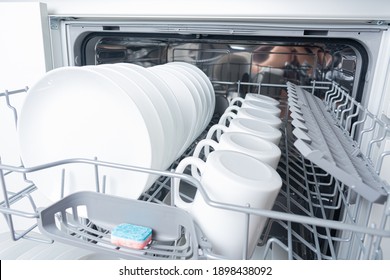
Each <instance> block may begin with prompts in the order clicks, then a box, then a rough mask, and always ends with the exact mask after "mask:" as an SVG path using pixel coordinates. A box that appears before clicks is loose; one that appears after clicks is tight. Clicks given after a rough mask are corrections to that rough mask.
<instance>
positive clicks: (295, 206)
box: [0, 82, 390, 259]
mask: <svg viewBox="0 0 390 280" xmlns="http://www.w3.org/2000/svg"><path fill="white" fill-rule="evenodd" d="M214 83H215V84H219V86H223V85H224V84H225V85H226V82H214ZM243 84H245V85H249V86H251V87H253V88H256V87H258V88H259V90H260V86H262V87H264V86H270V87H274V88H278V89H280V90H281V91H286V89H288V87H287V86H286V84H283V85H264V84H262V85H261V84H252V83H243V82H237V83H236V82H231V83H229V87H231V86H236V87H238V88H239V87H240V86H242V85H243ZM289 86H291V85H289ZM298 89H299V87H296V90H298ZM307 89H310V87H307ZM311 89H312V91H313V92H314V91H319V92H321V93H324V96H325V99H324V100H325V102H326V103H325V104H328V105H326V106H328V107H329V106H330V107H329V108H330V109H331V110H330V111H331V114H332V115H335V116H336V117H337V119H338V120H339V121H340V122H341V123H342V124H343V125H342V126H341V128H342V129H347V130H349V128H352V127H353V133H350V135H354V134H357V133H360V134H359V135H361V136H360V137H359V138H358V141H357V142H356V143H359V145H360V146H362V143H364V141H367V140H364V139H362V136H364V135H368V134H369V133H368V132H365V131H367V128H366V130H364V129H361V128H360V127H359V126H360V125H361V126H362V127H365V125H367V124H366V122H365V121H361V119H360V116H361V113H359V112H358V113H356V110H357V109H354V110H352V109H351V110H349V111H347V112H350V111H352V113H351V114H349V115H347V112H345V113H343V111H342V110H341V108H340V105H339V104H340V102H341V101H339V99H340V98H341V96H339V97H338V98H336V97H335V95H334V92H336V93H337V94H339V86H338V85H336V84H331V83H322V84H319V83H316V84H314V85H313V87H312V88H311ZM26 91H27V89H23V90H18V91H12V92H11V91H7V92H4V93H1V94H0V98H1V99H2V101H5V103H6V107H7V108H9V109H10V110H11V112H12V114H13V115H14V120H15V124H16V123H17V108H15V106H13V104H12V102H11V97H12V96H15V95H16V94H23V93H26ZM324 91H326V92H324ZM238 92H239V90H238ZM343 94H344V93H343ZM306 95H308V94H306ZM347 96H349V95H348V94H347ZM3 97H4V98H3ZM343 98H345V99H348V98H349V97H343ZM336 100H337V101H336ZM352 100H353V99H352ZM280 101H281V104H282V106H284V107H283V108H284V109H285V110H284V115H283V116H282V118H283V119H284V126H283V128H282V132H283V137H282V140H281V145H280V148H281V150H282V156H281V159H280V163H279V166H278V169H277V171H278V172H279V174H280V175H281V177H282V180H283V187H282V190H281V192H280V194H279V196H278V198H277V201H276V203H275V206H274V209H273V210H271V211H266V210H262V209H253V208H245V207H239V206H235V205H227V204H221V203H217V202H214V201H211V200H210V199H208V197H207V195H206V193H205V191H204V190H203V188H202V186H201V184H200V183H199V182H198V181H197V180H194V179H193V178H192V177H190V176H188V175H186V174H176V173H174V172H173V171H159V170H149V169H143V168H139V167H134V166H127V165H126V166H125V165H121V164H119V163H107V162H102V161H99V160H98V159H65V160H63V161H59V162H53V163H48V164H46V165H42V166H37V167H34V168H28V169H26V168H24V167H23V166H22V165H20V166H16V165H14V164H13V165H6V164H0V184H1V189H2V191H3V196H4V198H3V199H4V201H3V202H2V203H1V206H0V207H1V208H0V212H2V213H3V214H4V216H5V218H6V221H7V223H8V226H9V228H10V232H11V236H12V238H13V239H14V240H18V239H20V238H30V237H29V232H31V231H32V230H33V229H34V228H36V227H37V226H39V228H40V230H41V231H42V232H43V233H44V236H43V237H42V240H41V241H47V242H51V241H50V240H51V239H53V240H58V241H61V242H66V243H70V244H73V245H75V246H80V247H84V248H88V249H90V250H93V251H97V252H102V253H105V254H113V255H115V256H118V257H120V258H138V259H156V258H157V259H160V258H163V259H167V258H168V259H197V258H206V259H213V258H221V256H216V255H214V254H213V253H212V251H211V248H212V244H209V243H208V242H207V237H204V236H203V235H202V232H201V231H200V230H199V228H198V227H197V226H196V224H194V223H193V221H192V219H191V217H189V216H188V215H187V213H184V212H182V211H180V209H176V208H175V207H172V206H171V205H173V204H174V195H173V194H172V193H171V191H170V190H171V188H170V183H171V178H173V177H176V178H180V179H182V180H184V181H186V182H187V183H188V184H189V185H192V186H193V187H194V188H196V189H198V190H199V191H200V192H201V193H202V194H203V195H204V196H205V200H206V202H207V203H208V204H210V205H212V206H214V207H220V208H226V209H230V210H234V211H241V212H244V213H247V215H249V214H254V215H261V216H264V217H267V218H268V220H269V221H268V226H267V227H266V229H265V230H264V232H263V235H262V237H261V239H260V240H259V244H258V245H259V246H258V248H259V250H258V252H255V256H254V258H260V259H270V258H285V259H380V258H382V251H381V241H382V239H385V238H386V239H388V238H390V231H389V230H388V229H386V227H387V226H388V219H389V215H390V213H388V211H387V210H386V209H388V207H389V204H390V203H389V201H388V200H389V198H388V197H389V196H388V195H387V196H386V193H381V196H380V197H382V199H380V202H382V203H384V204H385V205H384V209H385V210H383V211H382V212H381V215H380V217H379V220H378V221H375V222H373V221H372V220H371V219H370V213H371V210H372V209H373V208H374V207H375V206H376V205H377V203H375V202H374V201H377V199H374V201H373V199H371V196H370V195H369V194H370V193H371V192H366V191H363V192H355V190H354V188H353V186H350V185H348V183H349V182H347V181H345V180H342V179H343V178H340V177H339V176H337V174H336V175H335V174H332V172H333V170H332V169H331V170H326V169H324V168H322V167H321V166H318V165H317V164H316V163H315V162H313V161H311V160H309V159H307V158H305V157H304V156H303V155H302V154H301V152H300V151H299V149H298V148H297V147H296V146H294V143H295V142H296V141H297V137H296V136H295V135H294V134H293V133H291V123H292V122H294V124H296V121H294V120H292V117H293V116H294V115H293V113H291V115H293V116H292V117H290V116H289V115H290V112H289V110H287V108H288V107H287V100H280ZM350 102H353V103H354V101H350ZM343 103H344V102H343ZM347 104H349V103H348V102H347ZM354 104H355V103H354ZM343 106H346V105H343ZM350 106H352V105H350ZM350 106H346V107H348V108H350ZM353 106H355V105H353ZM359 106H361V105H360V104H358V105H357V107H359ZM359 110H363V111H367V115H368V116H371V115H370V114H369V113H368V110H366V109H361V108H360V107H359ZM0 113H1V112H0ZM295 113H299V112H295ZM354 114H356V116H355V115H354ZM350 115H352V117H350V118H349V119H348V116H350ZM357 116H359V118H358V120H356V119H355V118H356V117H357ZM347 119H348V121H347ZM374 119H375V120H377V118H374ZM217 120H218V116H216V119H214V120H213V121H214V122H215V121H217ZM358 121H359V122H358ZM306 122H307V121H306ZM356 122H358V124H356V125H355V123H356ZM294 124H292V125H294ZM303 124H306V123H303ZM377 125H382V123H380V124H376V125H375V126H377ZM351 126H352V127H351ZM387 129H388V128H387V127H386V131H388V130H387ZM374 130H375V129H374ZM375 135H378V134H375ZM202 137H204V135H201V136H200V137H199V139H197V141H199V140H200V139H202ZM384 139H385V138H384V137H382V136H379V137H375V138H371V141H374V142H370V141H369V143H370V144H371V143H372V145H369V147H371V148H374V146H378V144H380V143H381V142H382V141H384ZM197 141H195V142H194V143H193V144H192V145H191V146H190V147H189V149H188V150H187V151H186V152H185V154H184V155H183V156H182V157H186V156H189V155H191V154H192V151H193V149H194V147H195V145H196V143H197ZM374 144H377V145H374ZM360 146H359V147H360ZM373 154H374V152H373V151H371V152H369V156H368V157H367V159H368V160H367V162H368V163H370V162H373V161H372V158H373V157H372V155H373ZM389 154H390V152H388V151H387V152H386V151H384V152H382V153H380V154H379V155H378V154H376V156H377V158H378V161H377V162H378V164H379V165H381V164H382V162H383V160H384V158H385V157H386V156H387V155H389ZM179 161H180V159H178V160H177V162H175V163H173V164H172V166H171V170H173V169H174V168H175V166H176V164H177V163H178V162H179ZM72 163H78V164H87V165H91V166H92V167H93V168H95V170H96V178H99V177H100V176H99V173H98V172H99V166H109V167H111V168H120V169H123V170H128V171H129V172H131V171H137V172H151V173H154V174H158V175H160V176H161V177H160V178H159V179H158V180H157V181H156V183H155V184H154V185H153V186H152V187H151V188H150V189H149V190H147V191H146V192H145V193H144V194H143V195H142V196H141V197H140V198H139V200H138V201H137V200H135V201H133V200H129V199H123V198H118V197H111V196H108V195H106V194H104V193H100V194H99V193H85V192H82V193H75V194H73V195H71V196H68V197H64V198H63V199H61V200H60V201H58V202H56V203H54V204H53V205H49V206H48V205H38V206H37V205H36V201H35V199H34V191H35V190H36V186H35V185H34V184H33V182H30V181H29V180H27V178H28V174H29V173H30V172H36V171H39V170H44V169H47V168H52V167H55V166H60V165H61V166H63V168H64V170H65V169H66V165H67V164H72ZM373 168H374V169H375V170H379V169H380V167H379V169H378V165H376V167H373ZM13 174H21V176H22V181H23V183H24V184H23V187H19V186H18V187H16V190H14V188H12V191H11V190H10V189H11V188H10V187H11V186H10V184H9V180H8V177H11V176H12V175H13ZM96 184H97V190H104V187H101V185H103V186H104V182H101V181H100V180H96ZM59 186H61V184H59ZM12 187H13V186H12ZM383 187H384V188H385V189H384V190H385V191H387V194H388V192H389V189H388V188H387V187H388V185H386V184H384V186H383ZM386 188H387V189H386ZM181 189H182V188H181ZM351 190H352V191H351ZM59 191H61V192H62V190H61V187H59ZM184 195H186V196H187V198H188V199H191V194H188V193H185V194H184ZM352 198H353V199H352ZM385 198H387V199H385ZM21 200H27V201H28V202H29V204H30V205H31V209H32V210H31V211H26V210H25V208H23V210H20V209H18V208H17V204H18V203H17V202H19V201H21ZM92 200H93V201H94V203H95V205H103V203H107V205H113V204H117V205H118V207H117V208H116V210H115V207H109V209H110V211H111V210H113V211H118V212H111V213H110V214H109V215H107V213H104V211H103V212H102V211H100V210H99V209H96V207H95V208H94V207H93V205H92V204H93V203H90V201H92ZM96 200H98V201H100V202H99V203H96V202H95V201H96ZM352 202H353V203H352ZM161 204H162V205H161ZM14 205H15V206H16V207H14ZM160 206H161V207H160ZM78 207H84V208H87V209H88V208H89V209H90V211H89V212H90V213H91V214H90V215H88V217H83V216H80V215H79V214H78V210H77V209H78ZM90 207H91V208H90ZM132 207H135V208H137V207H142V208H143V209H145V211H143V212H145V215H146V216H145V217H146V218H147V219H149V222H150V224H149V225H150V226H151V227H152V228H153V229H154V230H155V232H156V233H157V235H158V236H162V238H156V240H155V243H153V244H151V246H150V247H148V248H146V249H145V250H142V251H135V250H127V249H119V250H118V248H117V247H114V246H111V244H109V241H108V237H109V230H108V229H109V228H110V227H111V226H112V225H113V224H115V223H118V220H116V219H113V216H117V217H118V218H119V219H123V218H125V216H124V215H123V213H124V212H127V213H131V212H132V211H131V209H132ZM137 215H138V214H137ZM164 215H167V216H168V217H176V218H177V219H175V220H174V221H173V219H170V220H171V221H170V223H169V224H167V225H165V226H164V225H161V224H159V219H160V218H161V217H162V216H164ZM16 217H24V218H28V219H32V220H34V221H37V222H36V223H34V224H33V225H32V226H31V227H29V228H27V229H24V230H23V231H21V232H20V231H16V230H15V226H14V223H13V219H14V218H16ZM126 218H127V219H130V222H131V221H132V220H131V219H133V218H134V216H133V217H126ZM137 222H139V220H137V219H135V220H134V223H137ZM167 236H168V237H169V238H167ZM46 237H48V238H49V239H50V240H47V238H46ZM245 247H246V246H243V248H245ZM243 255H245V252H243Z"/></svg>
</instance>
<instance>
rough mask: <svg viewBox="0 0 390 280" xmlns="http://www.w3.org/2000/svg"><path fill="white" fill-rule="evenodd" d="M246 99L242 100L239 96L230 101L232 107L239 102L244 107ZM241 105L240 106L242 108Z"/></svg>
mask: <svg viewBox="0 0 390 280" xmlns="http://www.w3.org/2000/svg"><path fill="white" fill-rule="evenodd" d="M244 100H245V99H244V98H242V97H240V96H237V97H234V98H233V99H232V100H231V101H230V104H229V105H230V106H232V105H234V104H235V103H236V102H238V103H241V105H242V103H243V102H244ZM241 105H240V106H241Z"/></svg>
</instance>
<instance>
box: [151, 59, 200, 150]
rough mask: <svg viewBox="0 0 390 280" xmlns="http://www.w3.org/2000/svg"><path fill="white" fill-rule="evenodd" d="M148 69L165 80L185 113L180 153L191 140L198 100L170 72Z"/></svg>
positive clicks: (195, 121) (156, 68) (162, 69)
mask: <svg viewBox="0 0 390 280" xmlns="http://www.w3.org/2000/svg"><path fill="white" fill-rule="evenodd" d="M148 69H150V71H151V72H153V73H154V74H156V75H158V76H159V77H160V78H162V79H163V80H164V81H166V82H167V84H168V85H169V87H170V88H171V89H172V92H173V93H174V94H175V96H176V98H177V100H178V101H179V104H180V106H181V108H183V109H184V110H183V111H184V112H185V114H184V115H183V122H184V124H185V127H186V130H185V132H186V133H184V135H185V136H186V139H185V141H184V144H183V147H182V149H181V150H180V151H179V153H178V155H180V154H182V153H183V152H184V151H185V150H186V149H187V147H188V145H189V144H190V143H191V142H192V141H193V140H192V139H193V135H194V134H195V130H196V125H197V116H198V114H199V108H198V102H197V101H196V100H195V98H194V97H193V95H192V93H191V92H190V90H189V89H188V87H187V86H186V84H185V83H184V82H183V81H182V80H181V79H179V78H178V77H177V76H175V75H174V74H172V73H171V72H169V71H167V70H166V69H164V68H161V67H160V68H158V67H151V68H148Z"/></svg>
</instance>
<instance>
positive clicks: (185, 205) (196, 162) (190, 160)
mask: <svg viewBox="0 0 390 280" xmlns="http://www.w3.org/2000/svg"><path fill="white" fill-rule="evenodd" d="M188 165H191V166H192V167H196V168H198V169H199V171H200V174H202V173H203V171H204V166H205V162H204V161H203V160H201V159H199V158H196V157H186V158H184V159H182V160H181V161H180V162H179V164H178V165H177V167H176V170H175V173H184V170H185V169H186V167H187V166H188ZM195 173H196V175H195V176H193V177H194V178H195V179H198V180H199V181H200V175H199V174H198V172H197V171H196V172H195ZM172 188H173V189H172V190H173V197H174V204H175V205H176V206H177V207H179V208H182V209H184V210H186V211H188V212H191V208H192V205H193V204H192V202H186V201H184V200H183V199H182V198H181V197H180V193H179V190H180V179H178V178H173V186H172Z"/></svg>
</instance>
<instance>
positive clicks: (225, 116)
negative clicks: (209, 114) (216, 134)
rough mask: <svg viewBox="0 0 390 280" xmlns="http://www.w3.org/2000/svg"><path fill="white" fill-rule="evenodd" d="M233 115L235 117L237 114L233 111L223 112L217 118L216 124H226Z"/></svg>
mask: <svg viewBox="0 0 390 280" xmlns="http://www.w3.org/2000/svg"><path fill="white" fill-rule="evenodd" d="M235 117H237V114H235V113H233V112H226V111H225V113H223V115H222V116H221V117H220V118H219V121H218V124H222V125H224V126H227V121H228V120H229V121H230V120H231V119H234V118H235Z"/></svg>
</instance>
